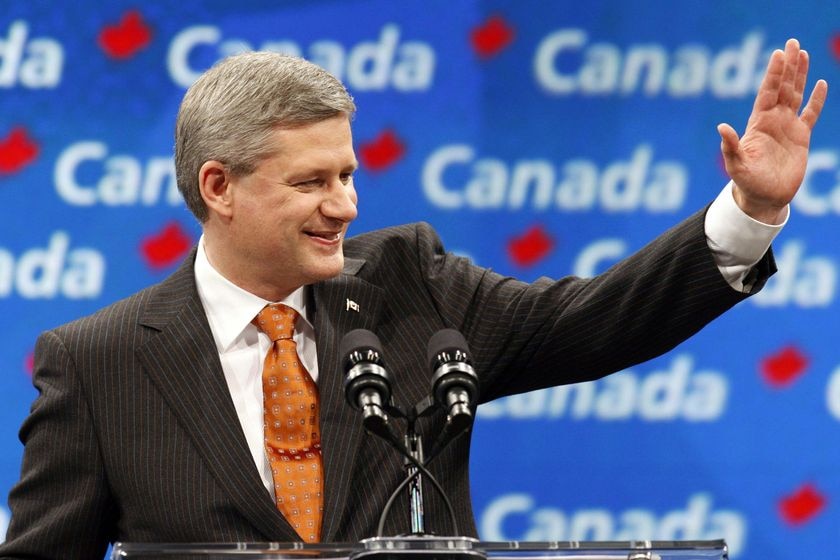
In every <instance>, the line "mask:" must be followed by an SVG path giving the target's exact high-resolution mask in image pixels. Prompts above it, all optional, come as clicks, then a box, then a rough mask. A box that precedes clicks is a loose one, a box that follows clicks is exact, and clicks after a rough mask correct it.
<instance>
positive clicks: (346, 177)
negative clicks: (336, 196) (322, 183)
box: [340, 173, 353, 185]
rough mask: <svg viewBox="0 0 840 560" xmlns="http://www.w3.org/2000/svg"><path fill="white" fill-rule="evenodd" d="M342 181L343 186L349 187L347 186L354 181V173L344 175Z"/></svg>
mask: <svg viewBox="0 0 840 560" xmlns="http://www.w3.org/2000/svg"><path fill="white" fill-rule="evenodd" d="M340 179H341V182H342V183H343V184H345V185H347V184H349V183H350V181H352V180H353V174H352V173H342V174H341V177H340Z"/></svg>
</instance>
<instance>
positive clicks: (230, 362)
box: [195, 182, 787, 496]
mask: <svg viewBox="0 0 840 560" xmlns="http://www.w3.org/2000/svg"><path fill="white" fill-rule="evenodd" d="M785 222H787V218H786V219H785ZM783 226H784V223H783V224H780V225H767V224H763V223H761V222H757V221H755V220H753V219H752V218H750V217H749V216H747V215H746V214H744V213H743V212H742V211H741V209H740V208H739V207H738V205H737V204H736V203H735V200H734V198H733V197H732V184H731V182H730V184H729V185H727V186H726V187H725V188H724V189H723V191H722V192H721V193H720V195H719V196H718V197H717V199H715V201H714V202H713V203H712V205H711V206H710V208H709V211H708V213H707V214H706V221H705V230H706V239H707V242H708V244H709V248H710V249H711V251H712V254H713V255H714V258H715V262H716V263H717V265H718V268H719V269H720V271H721V274H723V276H724V278H725V279H726V281H727V282H728V283H729V284H730V285H731V286H732V287H733V288H734V289H736V290H739V291H745V290H749V288H750V286H745V285H744V278H745V277H746V275H747V274H748V273H749V271H750V269H751V268H752V267H753V266H754V265H755V264H756V263H757V262H758V261H759V260H760V259H761V257H762V256H763V255H764V253H765V252H766V251H767V249H768V248H769V247H770V243H771V242H772V241H773V239H774V238H775V237H776V235H777V234H778V232H779V231H780V230H781V228H782V227H783ZM195 280H196V285H197V287H198V294H199V296H200V298H201V303H202V304H203V305H204V310H205V312H206V314H207V320H208V322H209V323H210V330H211V331H212V332H213V339H214V340H215V342H216V349H217V350H218V352H219V359H220V360H221V362H222V370H223V371H224V374H225V380H226V381H227V385H228V388H229V389H230V394H231V398H232V399H233V404H234V406H235V407H236V413H237V415H238V416H239V422H240V423H241V424H242V431H243V432H244V433H245V439H246V440H247V441H248V447H249V449H250V450H251V455H252V457H253V459H254V464H256V466H257V469H258V470H259V473H260V477H261V478H262V481H263V484H264V485H265V487H266V489H267V490H268V492H269V493H270V494H271V495H272V496H273V495H274V483H273V481H272V477H271V467H270V466H269V463H268V459H267V458H266V456H265V450H264V447H263V392H262V366H263V361H264V360H265V356H266V354H268V349H269V347H270V346H271V341H270V340H269V338H268V336H266V335H265V334H264V333H262V332H260V331H259V329H257V327H255V326H254V325H253V324H252V323H251V321H252V320H253V319H254V317H256V316H257V313H259V312H260V310H261V309H262V308H263V307H265V306H266V305H267V304H269V303H272V302H269V301H266V300H264V299H262V298H260V297H258V296H255V295H254V294H251V293H249V292H246V291H245V290H243V289H242V288H239V287H238V286H236V285H234V284H233V283H231V282H230V281H228V280H227V279H226V278H225V277H223V276H222V275H221V274H219V272H218V271H216V269H214V268H213V266H212V265H211V264H210V262H209V261H208V260H207V255H206V253H205V251H204V236H202V237H201V239H200V240H199V243H198V253H197V255H196V259H195ZM307 300H308V289H307V288H299V289H298V290H295V291H294V292H292V293H291V294H290V295H289V297H287V298H286V299H284V300H283V301H282V302H281V303H284V304H286V305H288V306H290V307H292V308H293V309H295V310H296V311H297V312H298V313H299V315H300V318H299V319H298V321H297V323H296V324H295V335H294V340H295V343H296V344H297V349H298V357H299V358H300V360H301V362H302V363H303V365H304V366H305V367H306V369H307V371H309V373H310V375H311V376H312V378H313V379H314V380H315V382H316V383H317V381H318V359H317V354H316V349H315V329H314V328H313V327H312V321H313V319H314V317H311V316H310V315H311V313H308V312H307ZM310 309H311V307H310Z"/></svg>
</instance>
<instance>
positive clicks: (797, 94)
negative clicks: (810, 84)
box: [791, 50, 809, 111]
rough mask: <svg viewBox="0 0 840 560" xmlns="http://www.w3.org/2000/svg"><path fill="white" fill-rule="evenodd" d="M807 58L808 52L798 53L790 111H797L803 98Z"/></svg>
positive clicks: (806, 75) (806, 76) (806, 74)
mask: <svg viewBox="0 0 840 560" xmlns="http://www.w3.org/2000/svg"><path fill="white" fill-rule="evenodd" d="M808 65H809V56H808V51H804V50H803V51H799V66H797V68H796V81H795V82H794V84H793V98H792V99H791V109H793V110H794V111H798V110H799V107H801V106H802V98H803V97H804V96H805V82H806V80H807V79H808Z"/></svg>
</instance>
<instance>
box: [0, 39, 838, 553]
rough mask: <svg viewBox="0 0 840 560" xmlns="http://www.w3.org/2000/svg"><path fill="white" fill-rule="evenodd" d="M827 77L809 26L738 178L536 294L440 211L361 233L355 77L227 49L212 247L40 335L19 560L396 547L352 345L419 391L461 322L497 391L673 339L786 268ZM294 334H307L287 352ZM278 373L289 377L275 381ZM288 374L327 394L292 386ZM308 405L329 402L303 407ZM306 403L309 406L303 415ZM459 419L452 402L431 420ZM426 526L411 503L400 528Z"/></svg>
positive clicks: (184, 164) (15, 539) (207, 166)
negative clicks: (625, 254) (351, 232)
mask: <svg viewBox="0 0 840 560" xmlns="http://www.w3.org/2000/svg"><path fill="white" fill-rule="evenodd" d="M807 71H808V56H807V54H806V53H805V52H804V51H801V50H800V48H799V45H798V43H797V42H796V41H794V40H791V41H789V42H788V43H787V45H786V47H785V51H784V52H782V51H777V52H775V53H774V54H773V56H772V58H771V60H770V63H769V65H768V70H767V74H766V76H765V79H764V81H763V83H762V85H761V88H760V90H759V92H758V96H757V99H756V102H755V106H754V108H753V113H752V115H751V116H750V119H749V122H748V125H747V130H746V132H745V134H744V136H743V137H742V138H739V137H738V135H737V134H736V132H735V131H734V130H733V129H732V128H731V127H730V126H728V125H721V126H720V127H719V131H720V135H721V138H722V151H723V155H724V158H725V162H726V168H727V171H728V172H729V174H730V176H731V177H732V179H733V182H732V183H731V184H730V186H728V187H727V188H726V189H724V192H723V193H721V195H720V196H719V197H718V198H717V199H716V200H715V202H714V203H713V204H712V205H711V206H710V208H708V209H707V211H701V212H698V213H697V214H695V215H694V216H692V217H690V218H689V219H688V220H686V221H685V222H684V223H682V224H680V225H678V226H676V227H675V228H673V229H672V230H670V231H669V232H666V233H665V234H664V235H662V236H661V237H659V238H658V239H656V240H655V241H654V242H653V243H651V244H650V245H648V246H647V247H645V248H644V249H642V250H641V251H640V252H639V253H637V254H636V255H634V256H632V257H630V258H629V259H627V260H625V261H623V262H622V263H619V264H618V265H617V266H615V267H613V268H612V269H610V270H609V271H608V272H607V273H605V274H603V275H601V276H599V277H596V278H594V279H591V280H581V279H577V278H565V279H561V280H559V281H557V282H550V281H548V280H546V279H541V280H538V281H537V282H535V283H533V284H530V285H528V284H525V283H522V282H519V281H516V280H513V279H510V278H502V277H500V276H498V275H496V274H494V273H492V272H490V271H487V270H484V269H481V268H478V267H476V266H473V265H471V264H470V263H469V262H468V261H466V260H465V259H462V258H458V257H456V256H453V255H451V254H447V253H445V252H444V251H443V249H442V247H441V245H440V242H439V240H438V239H437V237H436V235H435V234H434V232H433V231H432V230H431V229H430V228H429V227H428V226H427V225H422V224H421V225H410V226H401V227H397V228H391V229H388V230H383V231H378V232H373V233H370V234H365V235H361V236H359V237H357V238H354V239H349V240H346V241H345V239H344V236H345V233H346V231H347V226H348V224H349V223H350V222H351V221H352V220H353V219H354V218H355V217H356V193H355V190H354V188H353V181H352V176H353V171H354V169H355V168H356V166H357V163H356V159H355V155H354V152H353V148H352V141H351V132H350V118H351V117H352V115H353V112H354V106H353V103H352V100H351V99H350V97H349V96H348V95H347V93H346V91H345V90H344V88H343V86H342V85H341V84H340V83H339V82H337V81H336V80H335V79H334V78H332V77H331V76H329V75H328V74H327V73H326V72H323V71H322V70H320V69H318V68H317V67H315V66H313V65H311V64H309V63H307V62H305V61H302V60H299V59H294V58H289V57H283V56H280V55H275V54H269V53H250V54H245V55H239V56H236V57H233V58H230V59H227V60H225V61H223V62H221V63H220V64H218V65H217V66H215V67H214V68H213V69H211V70H210V71H208V72H207V73H206V74H205V75H204V76H202V77H201V78H200V79H199V80H198V81H197V82H196V84H195V85H193V86H192V88H190V90H189V91H188V92H187V94H186V96H185V98H184V101H183V104H182V107H181V110H180V113H179V117H178V124H177V132H176V166H177V173H178V184H179V187H180V188H181V190H182V193H183V195H184V198H185V200H186V201H187V205H188V206H189V208H190V209H191V210H192V211H193V213H195V215H196V216H197V218H198V219H199V220H200V221H201V223H202V227H203V236H202V239H201V241H200V242H199V244H198V246H197V248H196V250H195V251H194V252H193V253H192V255H191V256H190V257H189V258H188V259H187V260H186V262H185V263H184V264H183V265H182V266H181V268H180V269H179V270H178V271H177V272H175V273H174V274H173V275H172V276H171V277H170V278H168V279H167V280H165V281H164V282H163V283H161V284H159V285H157V286H153V287H151V288H148V289H146V290H144V291H142V292H140V293H138V294H136V295H134V296H132V297H130V298H128V299H127V300H124V301H121V302H118V303H116V304H114V305H112V306H109V307H108V308H106V309H104V310H102V311H100V312H98V313H97V314H95V315H93V316H91V317H87V318H83V319H81V320H79V321H76V322H73V323H71V324H68V325H65V326H63V327H60V328H58V329H56V330H54V331H51V332H47V333H45V334H43V335H42V336H41V337H40V339H39V341H38V345H37V348H36V363H35V384H36V386H37V387H38V389H39V391H40V395H39V397H38V399H37V400H36V402H35V404H34V405H33V409H32V414H31V415H30V417H29V418H28V419H27V421H26V422H25V424H24V426H23V428H22V429H21V439H22V441H23V442H24V444H25V446H26V450H25V455H24V463H23V473H22V477H21V481H20V483H19V484H18V485H17V486H16V487H15V488H14V489H13V491H12V493H11V496H10V500H9V503H10V506H11V508H12V512H13V516H12V521H11V524H10V527H9V530H8V534H7V542H6V543H5V544H4V545H2V546H0V556H2V557H4V558H23V557H26V558H32V557H37V558H95V557H101V556H102V554H103V552H104V550H105V547H106V545H107V543H108V542H113V541H115V540H120V541H133V542H188V541H293V540H301V539H303V540H307V541H322V542H332V541H357V540H359V539H362V538H365V537H370V536H372V535H373V534H374V532H375V527H376V523H377V520H378V516H379V513H380V511H381V510H382V507H383V505H384V503H385V501H386V499H387V498H388V496H389V494H390V493H391V491H392V490H393V489H394V488H395V487H396V486H397V485H398V484H399V482H400V481H401V480H402V478H403V477H404V470H403V465H402V460H401V459H400V458H399V457H397V456H396V454H395V453H394V452H393V450H391V449H390V448H389V447H388V445H387V444H385V443H383V442H381V441H379V440H377V439H376V438H373V437H368V436H366V435H365V434H364V432H363V430H362V428H361V425H360V421H359V418H358V414H357V413H356V412H355V411H354V410H352V409H351V408H350V407H349V406H347V405H346V404H345V403H344V397H343V390H342V384H343V374H342V371H341V364H340V359H341V357H340V356H339V355H338V343H339V341H340V340H341V338H342V336H343V335H344V334H345V333H346V332H348V331H350V330H352V329H355V328H366V329H369V330H372V331H374V332H376V333H377V334H378V335H379V337H380V338H381V339H382V341H383V345H384V347H385V349H386V352H387V355H388V358H387V359H388V363H389V367H390V369H391V370H393V371H394V372H398V374H399V383H397V384H396V386H395V400H396V402H397V403H398V404H400V405H402V406H406V405H411V404H413V403H416V402H417V401H419V400H420V399H421V398H423V397H424V396H425V395H426V394H428V392H429V377H430V372H429V371H428V368H427V361H426V357H425V347H424V346H425V343H426V341H427V340H428V339H429V337H430V336H431V335H432V334H433V333H435V332H436V331H438V330H440V329H442V328H446V327H451V328H455V329H458V330H460V331H461V332H463V334H464V336H465V337H466V339H467V341H468V343H469V345H470V347H471V350H472V353H473V356H474V362H475V369H476V370H477V372H478V375H479V379H480V382H479V384H480V387H479V388H480V397H481V400H482V401H486V400H490V399H495V398H498V397H501V396H504V395H509V394H513V393H519V392H523V391H529V390H533V389H537V388H541V387H547V386H551V385H557V384H561V383H572V382H579V381H585V380H590V379H595V378H598V377H601V376H603V375H606V374H608V373H611V372H614V371H617V370H620V369H623V368H625V367H628V366H630V365H632V364H635V363H638V362H640V361H643V360H646V359H649V358H651V357H653V356H656V355H658V354H661V353H663V352H665V351H667V350H669V349H670V348H672V347H673V346H675V345H676V344H678V343H679V342H680V341H682V340H684V339H685V338H687V337H689V336H690V335H691V334H693V333H694V332H696V331H698V330H699V329H701V328H702V327H703V326H704V325H705V324H706V323H708V321H710V320H711V319H713V318H714V317H716V316H717V315H719V314H720V313H722V312H723V311H725V310H726V309H728V308H729V307H731V306H732V305H734V304H735V303H737V302H739V301H741V300H742V299H743V298H745V297H747V296H748V295H749V294H751V293H754V292H756V291H757V290H758V289H760V288H761V286H762V285H763V283H764V281H765V280H766V279H767V277H768V276H769V275H770V274H772V272H773V271H774V265H773V259H772V255H771V253H770V252H769V249H768V248H769V245H770V242H771V240H772V238H773V236H774V235H775V234H776V232H777V231H778V229H779V228H780V225H779V224H782V223H784V221H785V220H786V219H787V214H788V208H787V205H788V203H789V202H790V200H791V199H792V197H793V196H794V194H795V193H796V191H797V189H798V187H799V184H800V182H801V181H802V178H803V176H804V171H805V165H806V160H807V151H808V144H809V139H810V132H811V129H812V128H813V126H814V124H815V123H816V121H817V119H818V117H819V113H820V111H821V109H822V106H823V103H824V101H825V96H826V92H827V85H826V84H825V82H823V81H819V82H818V83H817V85H816V87H815V89H814V92H813V94H812V95H811V98H810V99H809V101H808V103H807V105H806V106H805V108H804V110H803V111H802V113H801V115H800V114H797V113H798V111H799V108H800V106H801V104H802V100H803V91H804V87H805V81H806V77H807ZM278 302H281V303H282V304H284V305H278V304H277V303H278ZM272 316H273V317H272ZM273 321H276V322H273ZM269 323H271V324H270V325H269ZM285 323H291V324H293V326H294V332H293V334H291V328H289V329H288V332H287V333H286V334H285V335H283V336H279V335H278V339H277V341H275V340H274V335H273V334H272V333H273V332H274V331H275V330H278V331H279V330H280V329H281V324H283V325H285ZM286 327H288V325H285V326H283V328H286ZM290 337H291V338H290ZM301 366H302V368H304V369H305V372H303V373H301V372H302V371H303V370H302V369H301ZM275 367H276V368H280V369H282V371H283V372H284V373H281V374H278V375H277V376H275V375H274V374H271V373H266V372H269V371H270V370H271V371H273V368H275ZM283 368H285V369H283ZM289 379H292V380H293V381H294V382H298V381H299V382H300V383H302V384H303V385H301V386H300V387H302V388H295V389H282V388H278V387H283V385H282V384H283V383H287V382H289V381H288V380H289ZM264 383H265V384H267V385H271V384H274V387H273V388H272V387H269V388H268V389H266V385H264ZM316 383H317V388H315V384H316ZM277 384H280V385H277ZM295 387H297V386H295ZM284 391H285V392H284ZM284 395H285V396H284ZM297 396H300V397H301V398H302V399H303V400H302V401H300V402H301V403H311V404H300V405H299V404H298V401H294V403H295V404H294V406H292V405H291V404H290V403H292V402H293V400H292V399H293V398H297ZM306 399H310V400H306ZM298 406H300V408H301V409H302V410H303V413H302V415H301V416H300V419H299V420H298V417H297V416H288V417H285V416H282V418H283V420H282V421H280V420H278V418H281V416H280V415H281V414H284V412H283V409H285V408H288V409H290V410H292V409H297V407H298ZM275 413H276V414H277V415H276V416H272V415H274V414H275ZM289 414H293V412H289ZM443 422H444V415H443V414H442V413H438V414H436V415H435V416H432V417H430V418H429V419H427V420H424V421H423V422H421V424H420V428H419V431H420V432H421V433H423V434H436V433H438V432H439V431H440V430H441V428H442V426H443ZM286 424H288V426H287V425H286ZM298 424H300V425H301V426H302V428H301V429H300V430H299V431H294V430H297V425H298ZM275 428H276V429H277V430H279V432H277V433H278V434H282V435H277V436H275V431H274V430H275ZM283 430H288V431H283ZM276 438H278V441H279V440H282V441H280V443H277V442H275V439H276ZM297 438H299V441H298V439H297ZM286 439H288V440H289V441H292V440H294V441H292V442H291V443H289V442H285V443H284V441H285V440H286ZM301 442H302V443H301ZM468 451H469V441H468V438H460V439H458V440H456V441H455V442H454V443H453V444H452V445H451V446H449V447H448V448H447V449H446V450H445V451H444V452H443V453H442V454H441V455H440V456H439V457H438V458H437V459H436V460H435V462H434V463H432V465H431V467H430V468H431V470H432V472H433V473H434V474H435V476H436V477H437V479H438V480H439V481H440V483H441V484H442V486H443V487H444V488H445V489H446V490H447V492H448V493H449V496H450V498H451V500H452V502H453V503H454V505H455V511H456V516H457V518H458V521H459V523H460V525H461V528H462V529H463V530H464V531H465V532H466V533H468V534H475V525H474V521H473V517H472V511H471V507H470V500H469V481H468V477H467V469H468V460H467V459H468ZM283 471H296V472H297V471H300V472H297V474H295V472H293V473H291V474H289V476H292V477H294V476H298V478H288V479H287V478H283V477H284V476H285V475H284V474H283ZM278 477H279V478H278ZM298 485H300V486H299V487H298ZM287 486H289V487H293V489H292V490H289V488H286V487H287ZM298 490H300V492H299V493H297V494H295V493H294V492H298ZM287 492H292V493H291V494H289V493H287ZM313 504H314V505H313ZM425 505H426V520H427V530H428V531H429V532H432V533H437V534H448V533H451V531H452V529H451V527H450V526H449V518H448V517H447V515H446V512H445V509H444V506H443V503H442V501H441V500H440V498H439V497H438V496H437V495H435V494H433V493H427V495H426V503H425ZM408 528H409V523H408V519H407V515H406V508H405V507H404V505H403V506H401V505H398V506H397V507H396V508H395V510H394V514H393V515H392V517H391V518H389V520H388V523H387V525H386V533H387V534H396V533H402V532H406V531H407V530H408Z"/></svg>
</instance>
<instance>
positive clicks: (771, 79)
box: [718, 39, 828, 224]
mask: <svg viewBox="0 0 840 560" xmlns="http://www.w3.org/2000/svg"><path fill="white" fill-rule="evenodd" d="M807 77H808V53H807V52H806V51H804V50H801V49H800V48H799V42H798V41H797V40H796V39H788V41H787V43H786V44H785V50H784V52H782V51H781V50H776V51H774V52H773V55H772V56H771V57H770V62H769V63H768V65H767V72H766V73H765V74H764V79H763V80H762V82H761V86H760V87H759V89H758V94H757V95H756V98H755V103H754V104H753V110H752V114H751V115H750V118H749V120H748V121H747V129H746V131H745V132H744V135H743V136H742V137H741V138H738V133H737V132H735V129H733V128H732V127H731V126H730V125H728V124H725V123H724V124H720V125H718V133H719V134H720V137H721V144H720V149H721V152H722V153H723V159H724V163H725V164H726V172H727V173H728V174H729V176H730V177H731V178H732V180H733V181H734V183H735V187H734V190H733V196H734V197H735V201H736V202H737V203H738V206H740V207H741V209H742V210H743V211H744V212H746V213H747V214H748V215H749V216H751V217H752V218H754V219H756V220H759V221H762V222H765V223H769V224H775V223H779V222H780V221H781V220H783V219H784V216H785V211H784V210H785V207H786V206H787V204H788V203H789V202H790V201H791V200H792V199H793V196H794V195H795V194H796V192H797V191H798V190H799V186H800V185H801V183H802V179H803V178H804V176H805V167H806V165H807V163H808V146H809V144H810V141H811V130H812V129H813V128H814V124H816V122H817V119H818V118H819V116H820V112H821V111H822V108H823V105H824V104H825V97H826V94H827V92H828V84H827V83H826V82H825V80H819V81H818V82H817V84H816V85H815V86H814V90H813V92H811V97H810V98H809V99H808V104H807V105H805V108H804V109H803V110H802V113H799V108H800V106H801V105H802V99H803V93H804V91H805V81H806V79H807Z"/></svg>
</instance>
